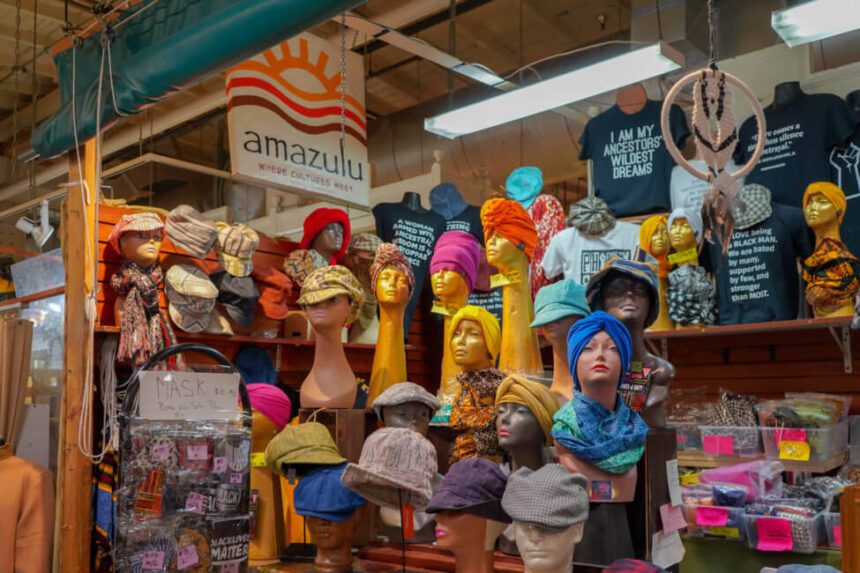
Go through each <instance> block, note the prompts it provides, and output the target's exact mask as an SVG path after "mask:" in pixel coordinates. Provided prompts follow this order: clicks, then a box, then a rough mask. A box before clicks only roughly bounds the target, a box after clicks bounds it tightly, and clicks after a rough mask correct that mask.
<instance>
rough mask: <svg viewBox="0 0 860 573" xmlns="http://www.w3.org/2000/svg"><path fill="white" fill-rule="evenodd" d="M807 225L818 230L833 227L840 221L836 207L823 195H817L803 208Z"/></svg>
mask: <svg viewBox="0 0 860 573" xmlns="http://www.w3.org/2000/svg"><path fill="white" fill-rule="evenodd" d="M803 216H804V217H805V218H806V224H807V225H809V226H810V227H812V228H813V229H815V230H817V229H820V228H822V227H826V226H828V225H833V224H834V222H836V221H837V220H838V219H839V213H838V212H837V209H836V207H835V206H834V205H833V203H831V202H830V200H829V199H828V198H827V197H825V196H824V195H823V194H822V193H815V194H814V195H812V196H811V197H810V198H809V202H807V204H806V206H805V207H804V208H803Z"/></svg>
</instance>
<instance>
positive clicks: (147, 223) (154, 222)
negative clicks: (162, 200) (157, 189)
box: [108, 213, 164, 254]
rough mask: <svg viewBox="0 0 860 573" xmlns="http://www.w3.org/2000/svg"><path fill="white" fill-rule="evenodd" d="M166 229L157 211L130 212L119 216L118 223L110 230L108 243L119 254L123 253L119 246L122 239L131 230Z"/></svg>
mask: <svg viewBox="0 0 860 573" xmlns="http://www.w3.org/2000/svg"><path fill="white" fill-rule="evenodd" d="M158 230H161V231H162V232H163V231H164V223H162V222H161V218H160V217H159V216H158V215H156V214H155V213H129V214H127V215H123V216H122V217H120V218H119V221H117V223H116V225H114V226H113V229H111V231H110V235H109V236H108V243H110V246H111V247H113V250H114V251H115V252H116V253H117V254H121V251H120V248H119V242H120V239H122V236H123V235H124V234H125V233H128V232H129V231H158Z"/></svg>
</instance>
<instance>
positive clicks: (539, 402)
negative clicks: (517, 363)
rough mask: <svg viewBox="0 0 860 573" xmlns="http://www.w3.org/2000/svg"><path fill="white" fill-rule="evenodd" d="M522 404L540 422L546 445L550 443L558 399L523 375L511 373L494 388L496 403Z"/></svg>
mask: <svg viewBox="0 0 860 573" xmlns="http://www.w3.org/2000/svg"><path fill="white" fill-rule="evenodd" d="M504 403H509V404H522V405H523V406H525V407H526V408H528V409H529V411H530V412H531V413H532V415H533V416H534V417H535V419H536V420H537V421H538V424H540V429H541V430H542V431H543V435H544V438H546V445H547V446H551V445H552V416H553V414H555V413H556V412H557V411H558V400H556V398H555V395H554V394H553V393H552V391H551V390H550V389H549V388H547V387H546V386H544V385H543V384H541V383H540V382H535V381H533V380H529V379H528V378H526V377H525V376H519V375H516V374H511V375H510V376H508V377H507V378H505V379H504V380H502V383H501V384H499V387H498V388H497V389H496V405H497V406H498V405H499V404H504Z"/></svg>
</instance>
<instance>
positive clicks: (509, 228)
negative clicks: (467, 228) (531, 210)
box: [481, 198, 537, 261]
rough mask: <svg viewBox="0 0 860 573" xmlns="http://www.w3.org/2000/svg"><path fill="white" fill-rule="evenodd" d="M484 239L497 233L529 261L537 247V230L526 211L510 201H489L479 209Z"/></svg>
mask: <svg viewBox="0 0 860 573" xmlns="http://www.w3.org/2000/svg"><path fill="white" fill-rule="evenodd" d="M481 223H482V224H483V226H484V239H485V240H489V239H490V237H492V236H493V234H494V233H498V234H499V235H501V236H502V237H504V238H505V239H507V240H508V241H510V242H512V243H513V244H514V245H516V246H517V248H519V249H521V250H522V251H523V252H525V254H526V256H527V257H528V258H529V261H531V260H532V259H533V258H534V255H535V247H536V246H537V229H535V224H534V221H532V218H531V217H529V214H528V211H526V210H525V209H523V207H522V205H520V204H519V203H517V202H516V201H511V200H510V199H498V198H497V199H490V200H489V201H487V202H486V203H484V205H483V206H482V207H481Z"/></svg>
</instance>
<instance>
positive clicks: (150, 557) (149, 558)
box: [140, 551, 164, 571]
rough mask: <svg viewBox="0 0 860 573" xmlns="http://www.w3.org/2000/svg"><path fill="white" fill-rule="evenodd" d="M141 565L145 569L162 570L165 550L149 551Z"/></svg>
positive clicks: (144, 555)
mask: <svg viewBox="0 0 860 573" xmlns="http://www.w3.org/2000/svg"><path fill="white" fill-rule="evenodd" d="M140 565H141V567H142V568H143V570H144V571H161V570H162V569H164V551H147V552H146V553H144V554H143V559H142V560H141V562H140Z"/></svg>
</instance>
